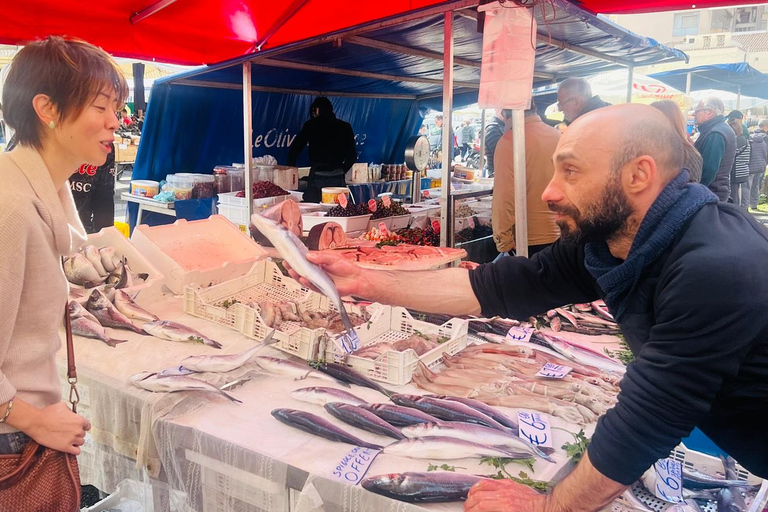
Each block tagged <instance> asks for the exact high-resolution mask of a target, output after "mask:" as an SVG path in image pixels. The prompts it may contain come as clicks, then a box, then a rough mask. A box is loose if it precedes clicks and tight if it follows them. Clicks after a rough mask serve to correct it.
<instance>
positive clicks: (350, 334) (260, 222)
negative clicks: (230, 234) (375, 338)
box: [251, 214, 360, 352]
mask: <svg viewBox="0 0 768 512" xmlns="http://www.w3.org/2000/svg"><path fill="white" fill-rule="evenodd" d="M251 222H252V223H253V225H254V226H255V228H256V229H257V230H259V232H261V234H262V235H264V236H265V237H267V239H269V241H270V242H272V245H273V246H274V247H275V249H277V252H279V253H280V256H282V257H283V258H284V259H285V260H286V261H287V262H288V264H289V265H290V266H291V268H292V269H293V270H294V271H295V272H296V273H297V274H299V275H300V276H302V277H304V278H305V279H307V280H308V281H309V282H310V283H312V285H314V286H315V288H317V289H318V290H320V292H321V293H322V294H323V295H325V296H326V297H328V298H329V299H331V302H333V304H334V306H336V309H337V311H338V312H339V314H340V315H341V321H342V323H343V324H344V328H345V329H346V331H347V332H346V333H345V334H342V335H341V336H340V337H339V339H340V340H341V343H342V345H343V347H344V350H346V351H347V352H354V351H355V350H357V349H358V348H359V346H360V338H359V337H358V336H357V332H355V329H354V328H353V327H352V322H350V320H349V315H348V314H347V310H346V309H344V303H343V302H342V300H341V296H340V295H339V291H338V290H337V289H336V285H335V284H334V282H333V280H332V279H331V278H330V277H329V276H328V274H326V273H325V272H324V271H323V270H322V269H321V268H320V267H318V266H317V265H315V264H313V263H310V262H309V261H308V260H307V253H309V249H307V247H306V246H305V245H304V244H303V243H302V242H301V240H299V238H298V237H297V236H296V235H295V234H294V233H293V232H292V231H289V230H287V229H285V228H284V227H283V226H281V225H279V224H278V223H276V222H275V221H273V220H271V219H268V218H266V217H262V216H261V215H259V214H254V215H252V216H251Z"/></svg>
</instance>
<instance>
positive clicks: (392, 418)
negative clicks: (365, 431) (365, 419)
mask: <svg viewBox="0 0 768 512" xmlns="http://www.w3.org/2000/svg"><path fill="white" fill-rule="evenodd" d="M360 407H362V408H363V409H365V410H368V411H371V412H372V413H373V414H375V415H376V416H378V417H379V418H381V419H383V420H384V421H386V422H387V423H389V424H391V425H396V426H398V427H407V426H408V425H416V424H418V423H439V422H440V419H439V418H435V417H434V416H430V415H429V414H427V413H424V412H421V411H420V410H418V409H411V408H410V407H403V406H400V405H392V404H370V405H361V406H360Z"/></svg>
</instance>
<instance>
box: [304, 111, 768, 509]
mask: <svg viewBox="0 0 768 512" xmlns="http://www.w3.org/2000/svg"><path fill="white" fill-rule="evenodd" d="M606 126H612V127H613V128H614V129H612V130H607V131H606V130H605V127H606ZM682 155H683V150H682V139H681V138H680V136H679V135H677V134H676V133H675V132H674V130H673V128H672V126H671V124H670V123H669V121H668V120H667V119H666V118H665V117H664V115H663V114H662V113H661V112H659V111H658V110H656V109H654V108H653V107H650V106H646V105H636V104H635V105H620V106H615V107H606V108H602V109H599V110H597V111H594V112H591V113H589V114H586V115H584V116H582V117H580V118H579V119H578V120H576V121H575V122H574V123H573V124H572V125H571V127H570V128H569V129H568V130H567V131H566V133H565V134H564V135H563V137H562V138H561V139H560V142H559V143H558V146H557V149H556V151H555V154H554V164H555V174H554V177H553V178H552V181H551V182H550V183H549V185H548V186H547V188H546V189H545V190H544V193H543V194H542V199H543V200H544V201H545V202H546V203H547V204H548V206H549V208H550V210H552V211H553V212H555V214H556V217H557V223H558V225H559V227H560V229H561V233H562V236H561V238H560V239H559V240H558V241H556V242H555V243H554V244H553V245H552V246H550V247H549V248H547V249H544V250H543V251H541V252H539V253H537V254H536V255H534V256H533V257H532V258H531V259H527V258H523V257H510V258H502V259H501V260H499V262H498V263H492V264H487V265H481V266H480V267H478V268H477V269H475V270H472V271H467V270H464V269H461V268H450V269H444V270H439V271H433V272H407V271H387V272H383V271H373V270H365V269H360V268H358V267H357V266H355V265H353V264H351V263H349V262H346V261H345V260H343V259H342V258H340V257H339V256H338V255H320V254H318V253H313V254H312V255H311V256H310V258H311V261H313V262H315V263H318V264H320V265H321V266H322V267H323V268H324V269H325V270H326V271H328V273H329V274H330V275H331V276H332V277H333V279H334V280H335V281H336V283H337V285H338V287H339V291H340V292H341V294H342V295H356V296H360V297H365V298H367V299H371V300H375V301H379V302H383V303H386V304H397V305H401V306H406V307H409V308H412V309H416V310H421V311H427V312H435V313H448V314H452V315H465V314H474V315H477V314H483V315H484V316H486V317H492V316H495V315H499V316H502V317H506V318H517V319H525V318H528V317H529V316H530V315H534V314H539V313H542V312H544V311H547V310H548V309H550V308H552V307H556V306H559V305H562V304H568V303H584V302H590V301H593V300H596V299H598V298H603V299H604V300H605V302H606V304H607V305H608V307H609V308H610V310H611V313H612V314H613V315H614V317H615V318H616V321H617V322H618V323H619V325H620V327H621V330H622V332H623V333H624V336H625V338H626V341H627V344H628V345H629V347H630V349H631V350H632V352H633V353H634V355H635V360H634V362H632V363H631V364H630V365H629V366H628V368H627V371H626V374H625V375H624V376H623V378H622V381H621V393H620V394H619V397H618V402H617V404H616V405H615V406H614V407H613V408H612V409H611V410H609V411H608V412H607V413H606V414H605V416H603V417H602V418H601V419H600V421H599V422H598V424H597V427H596V429H595V433H594V435H593V437H592V441H591V443H590V445H589V449H588V452H587V454H586V455H585V457H584V458H583V459H582V461H581V462H580V463H579V465H578V466H577V468H576V469H575V470H574V471H573V473H571V474H570V475H569V476H568V477H567V478H565V479H564V480H563V481H562V482H560V483H559V484H558V485H557V486H556V487H555V488H554V491H553V492H552V493H551V494H550V495H548V496H544V495H541V494H538V493H536V492H535V491H533V490H532V489H530V488H529V487H525V486H522V485H518V484H516V483H514V482H511V481H499V482H497V481H489V482H481V483H479V484H478V485H476V486H475V487H474V488H473V490H472V491H471V492H470V496H469V499H468V500H467V502H466V505H465V510H467V511H469V512H490V511H493V512H543V511H547V512H548V511H558V512H559V511H576V510H578V511H597V510H600V509H601V508H602V507H604V506H606V505H607V504H609V503H610V502H611V501H612V500H613V499H615V498H616V497H617V496H618V495H619V494H621V493H622V492H623V491H624V490H625V489H626V488H627V486H629V485H631V484H632V483H633V482H634V481H635V480H637V479H638V478H639V477H640V476H641V475H642V474H643V473H644V472H645V470H646V469H648V468H649V467H650V466H651V465H652V464H653V463H654V462H655V461H656V460H658V459H661V458H664V457H666V456H668V455H669V453H670V451H671V450H672V449H673V448H674V447H675V446H677V445H678V443H680V440H681V439H682V438H684V437H686V436H687V435H688V434H689V433H690V432H691V430H692V429H693V428H694V427H699V428H700V429H701V430H703V431H704V433H705V434H707V435H708V436H709V437H710V438H711V439H712V440H713V441H715V442H716V443H717V444H718V445H719V446H720V448H722V449H723V450H725V451H726V452H727V453H729V454H730V455H732V456H733V457H735V458H736V459H737V460H738V461H739V462H740V463H741V464H742V465H743V466H744V467H745V468H747V469H748V470H749V471H751V472H752V473H753V474H755V475H759V476H761V477H768V436H766V435H765V424H764V423H763V420H759V419H758V418H765V417H766V416H765V415H766V414H768V315H766V314H765V312H764V307H765V304H766V303H768V267H766V265H765V264H764V262H765V261H768V232H766V230H765V228H764V227H763V226H761V225H760V224H758V223H757V222H756V221H754V220H753V219H752V218H751V216H750V215H749V214H747V213H746V212H744V211H742V210H739V209H738V208H736V207H734V206H733V205H730V204H727V203H722V202H718V200H717V196H715V195H714V194H713V193H712V192H711V191H710V190H709V189H708V188H707V187H705V186H704V185H701V184H689V183H688V171H687V170H681V169H682V165H683V162H682ZM733 268H738V269H739V272H738V273H734V272H732V270H731V269H733ZM294 277H296V275H295V274H294ZM302 283H303V284H305V285H308V283H307V282H306V280H302ZM435 283H440V286H435Z"/></svg>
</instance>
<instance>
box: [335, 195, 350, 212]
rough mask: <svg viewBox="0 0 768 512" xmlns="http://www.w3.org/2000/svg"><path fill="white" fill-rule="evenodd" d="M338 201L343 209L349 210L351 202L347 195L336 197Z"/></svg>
mask: <svg viewBox="0 0 768 512" xmlns="http://www.w3.org/2000/svg"><path fill="white" fill-rule="evenodd" d="M336 200H337V201H338V202H339V204H340V205H341V207H342V208H344V209H345V210H346V209H347V205H348V204H349V200H347V194H339V195H338V196H337V197H336Z"/></svg>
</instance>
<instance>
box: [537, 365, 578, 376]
mask: <svg viewBox="0 0 768 512" xmlns="http://www.w3.org/2000/svg"><path fill="white" fill-rule="evenodd" d="M571 370H573V368H571V367H570V366H563V365H560V364H552V363H545V364H544V366H542V368H541V370H539V373H537V374H536V375H537V376H539V377H547V378H550V379H562V378H564V377H565V376H566V375H568V374H569V373H571Z"/></svg>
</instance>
